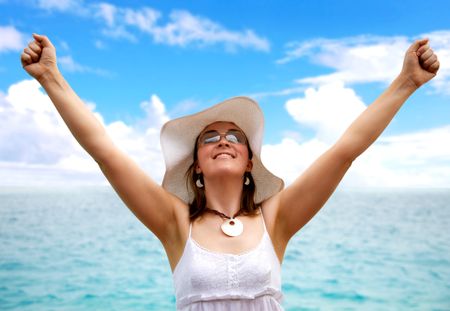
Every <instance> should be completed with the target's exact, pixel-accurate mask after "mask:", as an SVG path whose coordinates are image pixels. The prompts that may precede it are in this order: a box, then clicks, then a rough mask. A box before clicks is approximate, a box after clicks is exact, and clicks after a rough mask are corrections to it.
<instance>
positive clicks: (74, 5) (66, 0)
mask: <svg viewBox="0 0 450 311" xmlns="http://www.w3.org/2000/svg"><path fill="white" fill-rule="evenodd" d="M37 6H38V7H39V8H41V9H45V10H49V11H53V10H54V11H60V12H67V11H70V12H71V13H78V14H80V13H81V12H82V11H84V9H83V7H84V4H83V1H82V0H37Z"/></svg>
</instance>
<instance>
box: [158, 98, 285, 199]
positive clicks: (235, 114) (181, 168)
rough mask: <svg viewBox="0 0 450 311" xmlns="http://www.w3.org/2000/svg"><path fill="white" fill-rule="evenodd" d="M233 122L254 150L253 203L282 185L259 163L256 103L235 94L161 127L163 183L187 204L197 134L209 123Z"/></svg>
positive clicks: (259, 117) (261, 122)
mask: <svg viewBox="0 0 450 311" xmlns="http://www.w3.org/2000/svg"><path fill="white" fill-rule="evenodd" d="M217 121H225V122H232V123H234V124H236V125H237V126H238V127H240V128H241V129H242V131H244V133H245V135H246V136H247V139H248V141H249V144H250V148H251V149H252V151H253V159H252V162H253V168H252V171H251V173H252V176H253V179H254V181H255V184H256V192H255V203H257V204H258V203H260V202H262V201H264V200H265V199H267V198H269V197H271V196H272V195H274V194H275V193H277V192H279V191H280V190H281V189H283V187H284V183H283V180H282V179H280V178H278V177H277V176H275V175H273V174H272V173H271V172H269V170H267V169H266V168H265V167H264V165H263V164H262V162H261V146H262V138H263V131H264V116H263V113H262V111H261V108H259V106H258V104H257V103H256V102H255V101H253V100H252V99H250V98H248V97H234V98H230V99H228V100H225V101H223V102H221V103H219V104H217V105H214V106H212V107H210V108H208V109H205V110H203V111H201V112H198V113H195V114H192V115H188V116H185V117H181V118H178V119H174V120H170V121H168V122H167V123H166V124H164V126H163V127H162V129H161V147H162V151H163V155H164V160H165V162H166V173H165V175H164V179H163V183H162V186H163V187H164V188H165V189H166V190H167V191H169V192H171V193H173V194H175V195H176V196H178V197H179V198H180V199H181V200H183V201H184V202H186V204H189V203H191V202H192V200H193V199H194V192H193V190H192V189H191V187H190V186H189V183H186V178H185V174H186V171H187V170H188V168H189V166H190V165H191V164H192V162H193V161H194V155H193V152H194V146H195V141H196V139H197V136H198V135H199V134H200V132H201V131H202V130H203V129H204V128H205V127H206V126H208V125H209V124H211V123H214V122H217Z"/></svg>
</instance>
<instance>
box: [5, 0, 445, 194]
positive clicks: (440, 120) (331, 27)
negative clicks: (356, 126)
mask: <svg viewBox="0 0 450 311" xmlns="http://www.w3.org/2000/svg"><path fill="white" fill-rule="evenodd" d="M449 16H450V2H449V1H446V0H435V1H433V2H432V5H431V4H430V5H425V6H424V5H423V2H422V1H420V2H419V1H416V0H411V1H387V0H380V1H345V0H342V1H331V0H330V1H325V0H317V1H283V2H281V1H254V0H247V1H235V0H231V1H204V0H197V1H151V2H150V1H123V2H121V1H109V2H97V1H77V0H24V1H7V0H0V38H1V39H0V120H1V121H0V186H40V185H69V186H72V185H97V184H105V183H106V181H105V178H104V177H103V176H102V175H101V174H100V171H99V169H98V167H97V166H96V163H95V162H94V161H93V160H92V159H91V158H90V157H89V156H88V155H87V154H86V152H85V151H84V150H82V149H81V147H80V146H79V145H78V144H77V142H76V141H75V140H74V138H73V137H71V135H70V132H69V131H68V129H67V127H66V126H65V124H64V123H63V121H62V120H61V118H60V117H59V116H58V114H57V113H56V110H55V109H54V107H53V106H52V103H51V102H50V100H49V99H48V97H47V96H46V94H45V92H44V91H43V89H42V88H40V86H39V84H38V83H37V82H36V81H33V79H32V78H31V77H29V76H28V75H27V74H26V72H25V71H24V70H23V69H22V67H21V65H20V53H21V51H22V50H23V48H24V47H25V46H26V45H27V43H28V42H29V41H30V40H31V34H32V33H33V32H35V33H39V34H45V35H47V36H48V37H49V38H50V40H51V41H52V42H53V44H54V45H55V47H56V49H57V56H58V66H59V68H60V70H61V72H62V73H63V75H64V77H65V78H66V79H67V81H68V82H69V83H70V84H71V86H72V87H73V88H74V89H75V91H76V92H77V94H78V95H79V96H80V97H81V98H82V99H83V100H84V101H85V103H86V104H87V105H88V106H89V107H90V109H91V110H92V111H93V113H95V115H96V116H97V118H98V119H99V120H100V121H101V122H102V123H103V124H104V126H105V127H106V129H107V131H108V133H109V135H111V137H112V138H113V140H114V141H115V142H116V144H117V145H118V146H119V147H120V148H122V149H123V150H125V151H126V152H127V153H128V154H129V155H130V156H131V157H132V158H133V159H135V160H136V161H137V162H138V164H139V165H140V166H141V167H142V168H143V169H144V170H145V171H146V172H147V173H148V174H149V175H150V176H151V177H152V178H153V179H155V180H156V181H158V182H160V181H161V180H162V177H163V175H164V161H163V158H162V154H161V148H160V144H159V132H160V128H161V126H162V125H163V124H164V123H165V122H167V121H168V120H170V119H173V118H176V117H180V116H183V115H186V114H190V113H194V112H197V111H200V110H202V109H204V108H206V107H209V106H211V105H213V104H215V103H218V102H221V101H223V100H225V99H227V98H230V97H233V96H240V95H245V96H250V97H252V98H253V99H255V100H257V101H258V102H259V104H260V106H261V108H262V109H263V111H264V114H265V136H264V137H265V138H264V145H263V148H262V160H263V162H264V164H265V165H266V166H267V167H268V168H269V169H270V170H271V171H272V172H274V173H275V174H277V175H279V176H280V177H282V178H283V179H284V180H285V182H286V183H287V184H289V183H291V182H292V181H293V180H294V179H295V178H297V177H298V176H299V175H300V174H301V173H302V172H303V171H304V170H305V169H306V168H307V167H308V166H309V165H310V164H311V163H312V162H313V161H314V160H315V159H317V157H318V156H320V154H321V153H323V152H324V151H326V150H327V149H328V148H329V147H331V146H332V144H333V143H334V142H335V141H336V140H337V139H338V138H339V136H340V135H341V134H342V133H343V131H344V130H345V129H346V127H348V126H349V125H350V123H351V121H352V120H353V119H355V118H356V117H357V116H358V114H359V113H361V112H362V111H363V110H364V109H365V107H367V106H368V105H370V103H371V102H373V101H374V100H375V99H376V98H377V96H379V95H380V94H381V93H382V92H383V90H384V89H385V88H386V87H387V86H388V85H389V83H390V82H391V81H392V80H393V79H394V78H395V77H396V75H397V74H398V73H399V72H400V69H401V65H402V61H403V55H404V52H405V51H406V49H407V47H408V46H409V45H410V44H411V43H412V42H413V41H414V40H416V39H418V38H423V37H428V38H429V39H430V45H431V47H432V48H433V50H434V51H435V52H436V54H437V55H438V57H439V59H440V62H441V68H440V71H439V73H438V75H437V76H436V78H435V79H434V80H433V81H431V82H430V83H429V84H427V85H425V86H423V87H421V88H420V89H419V90H418V91H416V93H415V94H413V95H412V96H411V97H410V98H409V100H408V101H407V102H406V103H405V105H404V106H403V107H402V109H401V110H400V112H399V113H398V114H397V115H396V116H395V118H394V119H393V121H392V122H391V124H390V125H389V126H388V128H387V129H386V130H385V132H384V133H383V134H382V135H381V136H380V138H379V139H378V140H377V141H376V142H375V143H374V144H373V145H372V146H371V147H370V148H369V149H368V150H367V151H366V152H365V153H364V154H363V155H361V156H360V157H359V158H358V159H356V160H355V161H354V163H353V164H352V167H351V168H350V170H349V172H348V173H347V175H346V176H345V178H344V179H343V181H342V183H341V185H340V187H342V188H372V187H383V188H386V187H387V188H398V187H399V188H416V187H447V188H448V187H450V102H449V100H450V18H449Z"/></svg>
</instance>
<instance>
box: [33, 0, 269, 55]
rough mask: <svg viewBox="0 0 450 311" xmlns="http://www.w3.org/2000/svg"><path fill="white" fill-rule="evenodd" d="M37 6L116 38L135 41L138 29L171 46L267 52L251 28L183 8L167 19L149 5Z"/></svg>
mask: <svg viewBox="0 0 450 311" xmlns="http://www.w3.org/2000/svg"><path fill="white" fill-rule="evenodd" d="M35 4H36V6H37V7H38V8H41V9H45V10H48V11H59V12H65V13H68V14H75V15H79V16H83V17H85V18H93V19H97V20H99V21H100V22H101V23H102V24H103V25H104V27H103V28H102V29H100V33H102V34H103V35H105V36H108V37H112V38H115V39H126V40H129V41H131V42H136V41H137V33H136V30H137V31H140V32H143V33H145V34H147V35H149V36H150V37H151V38H153V40H154V41H155V42H157V43H162V44H167V45H172V46H182V47H186V46H207V45H215V44H222V45H224V46H225V48H226V50H227V51H231V52H234V51H236V50H237V49H239V48H246V49H254V50H257V51H264V52H267V51H269V50H270V43H269V41H268V40H267V39H266V38H263V37H261V36H259V35H257V34H256V33H255V32H254V31H253V30H251V29H245V30H242V31H233V30H229V29H227V28H225V27H224V26H222V25H220V24H219V23H217V22H215V21H212V20H210V19H208V18H207V17H203V16H198V15H194V14H192V13H191V12H189V11H186V10H173V11H172V12H171V13H170V14H169V16H168V21H167V22H162V21H161V20H162V19H163V17H164V16H163V14H162V13H161V12H160V11H158V10H156V9H154V8H150V7H142V8H140V9H133V8H129V7H119V6H116V5H114V4H112V3H108V2H93V3H90V4H85V3H84V1H82V0H36V1H35Z"/></svg>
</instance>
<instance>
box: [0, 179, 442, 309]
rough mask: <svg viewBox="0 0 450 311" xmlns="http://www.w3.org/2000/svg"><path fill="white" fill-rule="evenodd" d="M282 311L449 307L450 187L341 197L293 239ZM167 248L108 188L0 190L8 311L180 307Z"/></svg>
mask: <svg viewBox="0 0 450 311" xmlns="http://www.w3.org/2000/svg"><path fill="white" fill-rule="evenodd" d="M282 279H283V292H284V295H285V298H284V304H283V305H284V307H285V308H286V310H450V189H439V190H438V189H434V190H433V189H428V190H426V189H414V190H364V191H362V190H359V191H356V190H353V191H338V192H336V193H335V194H334V195H333V196H332V197H331V198H330V200H329V201H328V203H327V204H326V205H325V207H324V208H323V209H322V210H321V211H320V212H319V214H318V215H317V216H316V217H315V218H314V219H313V220H312V221H311V222H310V223H308V224H307V225H306V226H305V227H304V228H303V229H302V230H301V231H300V232H299V233H298V234H297V235H296V236H295V237H294V238H293V239H292V240H291V242H290V244H289V246H288V249H287V252H286V256H285V260H284V263H283V272H282ZM173 309H175V297H174V294H173V284H172V276H171V272H170V268H169V264H168V261H167V260H166V258H165V254H164V250H163V248H162V246H161V244H160V243H159V241H158V240H157V239H156V238H155V237H154V236H153V235H152V234H151V233H150V232H149V231H148V230H147V229H146V228H145V227H144V226H143V225H142V224H141V223H140V222H139V221H138V220H137V219H136V218H135V217H134V215H133V214H132V213H131V212H130V211H129V210H128V209H127V208H126V207H125V206H124V205H123V204H122V203H121V201H120V200H119V199H118V197H117V195H115V194H114V193H113V191H112V190H111V189H110V188H107V187H105V188H100V187H97V188H77V189H70V190H68V189H50V188H48V189H47V188H3V189H0V310H21V311H27V310H68V311H70V310H173Z"/></svg>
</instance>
